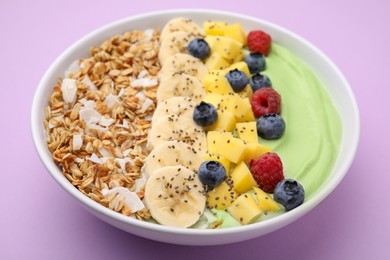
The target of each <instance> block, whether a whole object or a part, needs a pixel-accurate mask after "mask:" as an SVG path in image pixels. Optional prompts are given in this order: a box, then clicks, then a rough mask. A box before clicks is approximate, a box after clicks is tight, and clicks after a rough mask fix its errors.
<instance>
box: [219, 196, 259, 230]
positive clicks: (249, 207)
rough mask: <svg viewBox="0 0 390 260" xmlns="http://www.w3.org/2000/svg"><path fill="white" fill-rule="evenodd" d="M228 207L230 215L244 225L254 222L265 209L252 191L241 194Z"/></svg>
mask: <svg viewBox="0 0 390 260" xmlns="http://www.w3.org/2000/svg"><path fill="white" fill-rule="evenodd" d="M226 209H227V211H228V212H229V213H230V215H232V216H233V217H234V218H235V219H236V220H237V221H239V222H240V223H241V224H244V225H246V224H249V223H252V222H253V221H255V220H256V219H257V218H258V217H260V215H261V214H263V211H262V210H261V208H260V207H259V205H258V204H257V202H256V200H255V199H254V198H253V196H252V195H251V194H250V193H244V194H242V195H240V196H239V197H238V198H237V199H236V200H235V201H233V203H232V204H231V205H230V206H229V207H227V208H226Z"/></svg>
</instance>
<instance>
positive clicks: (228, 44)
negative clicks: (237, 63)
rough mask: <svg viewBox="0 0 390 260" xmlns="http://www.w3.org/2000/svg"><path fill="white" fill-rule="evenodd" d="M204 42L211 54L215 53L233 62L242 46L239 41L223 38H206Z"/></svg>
mask: <svg viewBox="0 0 390 260" xmlns="http://www.w3.org/2000/svg"><path fill="white" fill-rule="evenodd" d="M205 40H206V42H207V43H208V44H209V46H210V49H211V53H214V52H217V53H219V54H220V55H221V56H222V57H224V58H225V59H227V60H233V59H234V57H236V56H237V55H238V54H239V53H240V51H241V48H242V46H243V44H242V43H241V42H239V41H236V40H234V39H232V38H228V37H224V36H210V35H209V36H206V38H205Z"/></svg>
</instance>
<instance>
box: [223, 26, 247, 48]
mask: <svg viewBox="0 0 390 260" xmlns="http://www.w3.org/2000/svg"><path fill="white" fill-rule="evenodd" d="M224 35H225V36H226V37H229V38H232V39H234V40H236V41H239V42H241V43H242V44H243V45H246V34H245V31H244V29H243V28H242V26H241V25H240V24H238V23H235V24H231V25H227V26H225V28H224Z"/></svg>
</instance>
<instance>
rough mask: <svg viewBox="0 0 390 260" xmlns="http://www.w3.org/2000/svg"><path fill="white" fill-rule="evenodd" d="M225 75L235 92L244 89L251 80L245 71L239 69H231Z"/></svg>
mask: <svg viewBox="0 0 390 260" xmlns="http://www.w3.org/2000/svg"><path fill="white" fill-rule="evenodd" d="M225 77H226V78H227V80H228V81H229V83H230V86H231V87H232V89H233V90H234V92H240V91H242V90H243V89H244V88H245V87H246V85H247V84H248V82H249V80H248V77H247V76H246V75H245V73H244V72H242V71H241V70H238V69H234V70H231V71H229V72H228V73H227V74H226V75H225Z"/></svg>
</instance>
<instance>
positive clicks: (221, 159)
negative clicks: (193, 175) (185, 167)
mask: <svg viewBox="0 0 390 260" xmlns="http://www.w3.org/2000/svg"><path fill="white" fill-rule="evenodd" d="M203 159H204V160H205V161H217V162H220V163H221V164H222V165H223V167H224V168H225V170H226V174H227V175H230V161H229V160H228V159H226V158H225V157H223V156H222V155H219V154H210V153H206V154H205V155H204V156H203Z"/></svg>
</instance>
